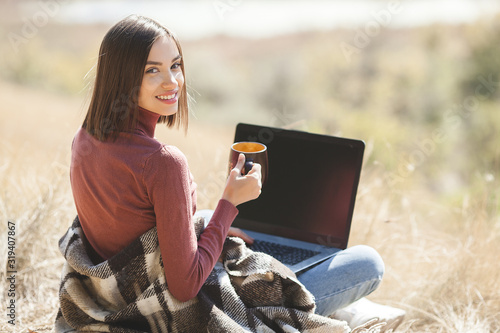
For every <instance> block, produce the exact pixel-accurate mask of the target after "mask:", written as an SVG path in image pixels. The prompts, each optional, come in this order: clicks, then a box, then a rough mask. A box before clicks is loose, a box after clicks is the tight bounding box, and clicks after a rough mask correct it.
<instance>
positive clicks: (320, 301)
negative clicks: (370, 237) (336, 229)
mask: <svg viewBox="0 0 500 333" xmlns="http://www.w3.org/2000/svg"><path fill="white" fill-rule="evenodd" d="M212 214H213V211H211V210H208V209H207V210H201V211H198V212H196V215H198V216H203V217H204V218H205V225H206V224H207V223H208V222H209V221H210V218H211V217H212ZM384 270H385V266H384V262H383V261H382V258H381V257H380V255H379V254H378V252H377V251H375V250H374V249H372V248H371V247H369V246H366V245H357V246H353V247H350V248H347V249H345V250H343V251H339V252H337V253H336V254H335V255H334V256H333V257H331V258H329V259H328V260H326V261H324V262H322V263H321V264H319V265H316V266H314V267H312V268H309V269H308V270H306V271H304V272H302V273H299V274H298V276H297V277H298V279H299V281H300V282H301V283H302V284H303V285H304V286H305V287H306V288H307V290H309V291H310V292H311V293H312V294H313V295H314V297H315V299H316V313H318V314H320V315H323V316H329V315H331V314H332V313H333V312H335V311H336V310H338V309H341V308H343V307H345V306H347V305H349V304H351V303H353V302H355V301H357V300H358V299H360V298H362V297H364V296H367V295H369V294H370V293H372V292H373V291H374V290H375V289H377V287H378V285H379V284H380V281H382V276H383V275H384Z"/></svg>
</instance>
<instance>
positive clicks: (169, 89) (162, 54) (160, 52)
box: [139, 37, 184, 116]
mask: <svg viewBox="0 0 500 333" xmlns="http://www.w3.org/2000/svg"><path fill="white" fill-rule="evenodd" d="M181 61H182V59H181V55H180V54H179V50H178V49H177V45H175V42H174V40H173V39H172V38H170V37H160V38H159V39H158V40H157V41H156V42H155V43H154V44H153V46H152V47H151V51H150V52H149V56H148V60H147V63H146V67H145V68H144V77H143V79H142V85H141V89H140V91H139V106H140V107H142V108H144V109H146V110H149V111H151V112H154V113H158V114H159V115H162V116H170V115H173V114H175V113H176V112H177V109H178V105H179V97H180V94H181V91H182V86H183V85H184V74H183V73H182V69H181Z"/></svg>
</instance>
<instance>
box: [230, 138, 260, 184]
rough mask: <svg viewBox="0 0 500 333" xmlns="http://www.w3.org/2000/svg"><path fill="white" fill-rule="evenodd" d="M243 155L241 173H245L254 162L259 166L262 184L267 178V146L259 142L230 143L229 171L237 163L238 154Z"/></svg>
mask: <svg viewBox="0 0 500 333" xmlns="http://www.w3.org/2000/svg"><path fill="white" fill-rule="evenodd" d="M240 154H244V155H245V165H244V167H243V168H242V170H241V174H242V175H246V174H247V173H248V171H250V169H252V166H253V164H254V163H258V164H260V166H261V173H262V184H264V183H265V181H266V180H267V173H268V172H267V147H266V146H265V145H264V144H262V143H259V142H248V141H245V142H235V143H233V145H231V154H230V155H229V171H231V170H232V169H233V168H234V167H235V166H236V163H238V156H239V155H240Z"/></svg>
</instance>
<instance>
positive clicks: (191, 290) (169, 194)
mask: <svg viewBox="0 0 500 333" xmlns="http://www.w3.org/2000/svg"><path fill="white" fill-rule="evenodd" d="M158 118H159V115H158V114H156V113H153V112H150V111H147V110H145V109H140V110H139V117H138V122H137V126H136V128H135V131H134V132H133V133H120V134H119V136H118V138H117V139H116V141H112V140H109V141H104V142H102V141H99V140H97V139H95V138H94V137H92V136H91V135H90V134H88V133H87V132H86V130H85V129H83V128H80V129H79V131H78V132H77V134H76V136H75V138H74V140H73V146H72V159H71V173H70V179H71V187H72V190H73V197H74V200H75V204H76V210H77V213H78V217H79V219H80V223H81V225H82V228H83V230H84V232H85V235H86V237H87V239H88V240H89V242H90V244H91V245H92V247H93V248H94V249H95V250H96V252H97V253H98V254H99V255H100V256H101V257H103V258H104V259H108V258H110V257H112V256H113V255H115V254H116V253H118V252H119V251H120V250H122V249H124V248H125V247H126V246H127V245H129V244H130V243H131V242H132V241H133V240H134V239H136V238H137V237H139V236H140V235H141V234H143V233H144V232H146V231H147V230H149V229H151V228H152V227H154V226H156V227H157V229H158V239H159V243H160V250H161V255H162V259H163V265H164V267H165V276H166V279H167V284H168V286H169V290H170V292H171V293H172V294H173V295H174V296H175V297H176V298H177V299H179V300H180V301H187V300H189V299H191V298H193V297H194V296H196V294H197V293H198V291H199V290H200V288H201V286H202V285H203V283H204V282H205V280H206V278H207V277H208V275H209V274H210V272H211V271H212V269H213V267H214V265H215V263H216V262H217V260H218V258H219V256H220V254H221V251H222V246H223V244H224V240H225V238H226V236H227V233H228V230H229V227H230V226H231V224H232V222H233V220H234V218H235V217H236V215H237V214H238V210H237V209H236V207H235V206H234V205H232V204H231V203H230V202H228V201H226V200H220V201H219V203H218V205H217V208H216V209H215V212H214V215H213V217H212V219H211V221H210V223H209V224H208V226H207V227H206V229H205V231H204V232H203V233H202V235H201V237H200V238H199V239H198V240H197V239H196V235H195V232H194V227H193V223H192V217H193V214H194V212H195V211H196V184H195V183H194V182H193V177H192V175H191V173H190V171H189V168H188V165H187V160H186V157H185V156H184V154H182V152H181V151H180V150H179V149H177V148H176V147H174V146H168V145H164V144H162V143H160V142H159V141H157V140H156V139H155V138H154V130H155V127H156V123H157V121H158Z"/></svg>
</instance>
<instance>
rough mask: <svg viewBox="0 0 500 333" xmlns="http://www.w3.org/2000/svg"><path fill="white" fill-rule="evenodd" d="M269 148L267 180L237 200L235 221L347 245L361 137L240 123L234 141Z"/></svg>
mask: <svg viewBox="0 0 500 333" xmlns="http://www.w3.org/2000/svg"><path fill="white" fill-rule="evenodd" d="M238 141H258V142H261V143H264V144H265V145H266V146H267V148H268V158H269V169H268V171H269V172H268V180H267V182H266V183H265V184H264V186H263V188H262V194H261V195H260V197H259V198H258V199H256V200H254V201H250V202H248V203H245V204H242V205H240V206H238V209H239V211H240V213H239V214H238V218H237V219H236V221H235V223H234V225H235V226H238V227H241V228H245V229H250V230H254V231H259V232H263V233H269V234H274V235H278V236H285V237H289V238H294V239H298V240H303V241H308V242H312V243H319V244H323V245H328V246H333V247H338V248H346V247H347V240H348V237H349V231H350V225H351V218H352V213H353V209H354V201H355V197H356V191H357V187H358V182H359V176H360V171H361V164H362V158H363V151H364V143H363V142H362V141H359V140H351V139H344V138H337V137H331V136H325V135H317V134H311V133H305V132H299V131H289V130H282V129H276V128H267V127H266V128H263V127H261V126H255V125H248V124H238V126H237V130H236V135H235V142H238Z"/></svg>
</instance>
